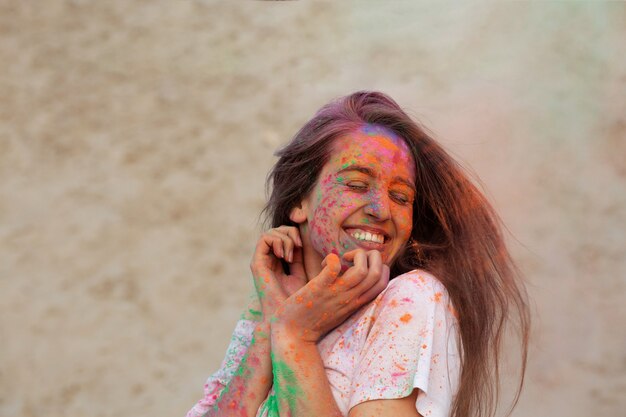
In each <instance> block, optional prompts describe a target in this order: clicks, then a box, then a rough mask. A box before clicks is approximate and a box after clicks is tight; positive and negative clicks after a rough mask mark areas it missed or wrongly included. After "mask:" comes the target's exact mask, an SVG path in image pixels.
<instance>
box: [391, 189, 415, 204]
mask: <svg viewBox="0 0 626 417" xmlns="http://www.w3.org/2000/svg"><path fill="white" fill-rule="evenodd" d="M390 195H391V198H392V199H393V200H394V201H395V202H396V203H398V204H401V205H407V204H409V203H410V202H411V199H410V198H409V196H408V195H406V194H404V193H398V192H393V193H390Z"/></svg>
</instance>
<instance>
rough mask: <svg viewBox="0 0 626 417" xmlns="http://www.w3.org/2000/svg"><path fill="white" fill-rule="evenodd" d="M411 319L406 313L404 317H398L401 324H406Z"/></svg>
mask: <svg viewBox="0 0 626 417" xmlns="http://www.w3.org/2000/svg"><path fill="white" fill-rule="evenodd" d="M412 318H413V316H412V315H410V314H409V313H406V314H405V315H404V316H402V317H400V321H401V322H402V323H408V322H410V321H411V319H412Z"/></svg>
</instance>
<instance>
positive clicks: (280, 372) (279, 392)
mask: <svg viewBox="0 0 626 417" xmlns="http://www.w3.org/2000/svg"><path fill="white" fill-rule="evenodd" d="M270 356H271V358H272V372H273V373H274V392H273V393H272V394H271V395H270V396H269V398H268V399H267V401H266V402H265V404H264V405H263V408H264V410H263V411H264V412H265V410H267V415H268V417H279V416H280V413H279V410H280V406H279V400H280V399H283V400H285V401H286V402H287V404H288V405H289V408H290V409H292V410H294V409H295V407H296V402H297V401H298V397H300V396H302V395H303V391H302V389H301V388H300V386H299V385H298V379H297V378H296V375H295V374H294V372H293V370H292V369H291V368H290V367H289V365H287V364H286V363H285V362H283V361H281V360H278V359H277V358H276V357H275V356H274V354H273V353H271V354H270ZM261 415H263V413H261Z"/></svg>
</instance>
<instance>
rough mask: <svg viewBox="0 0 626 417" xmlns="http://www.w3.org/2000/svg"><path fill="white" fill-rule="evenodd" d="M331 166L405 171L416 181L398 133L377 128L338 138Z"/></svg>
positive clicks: (411, 161) (406, 149)
mask: <svg viewBox="0 0 626 417" xmlns="http://www.w3.org/2000/svg"><path fill="white" fill-rule="evenodd" d="M329 162H330V163H331V164H332V165H337V164H339V165H341V168H342V169H343V168H347V167H348V166H350V165H354V164H359V165H365V166H370V167H372V168H379V169H382V170H385V171H396V172H397V171H398V170H400V171H404V172H406V174H407V175H408V176H409V177H410V178H413V176H414V162H413V156H412V155H411V151H410V150H409V147H408V145H407V144H406V142H405V141H404V140H403V139H402V138H400V137H399V136H398V135H396V134H395V133H393V132H391V131H389V130H387V129H385V128H384V127H381V126H376V125H365V126H363V127H361V128H359V129H358V130H355V131H353V132H351V133H349V134H347V135H344V136H340V137H338V138H337V139H336V140H335V141H334V143H333V145H332V150H331V154H330V161H329Z"/></svg>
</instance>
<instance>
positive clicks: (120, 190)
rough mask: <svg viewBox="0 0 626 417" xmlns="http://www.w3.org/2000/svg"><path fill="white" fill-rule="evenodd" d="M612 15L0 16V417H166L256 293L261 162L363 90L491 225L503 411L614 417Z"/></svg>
mask: <svg viewBox="0 0 626 417" xmlns="http://www.w3.org/2000/svg"><path fill="white" fill-rule="evenodd" d="M625 10H626V8H625V6H624V3H610V4H609V3H586V4H585V3H574V4H570V3H531V4H529V3H508V4H480V5H479V4H473V5H455V6H454V7H452V6H451V5H450V4H448V5H446V6H435V5H432V4H430V5H429V4H421V5H415V4H413V3H409V2H393V3H383V2H379V3H373V2H364V3H359V4H356V3H341V4H338V3H329V2H323V3H322V2H318V3H295V2H294V3H291V2H287V3H282V2H281V3H272V4H269V3H264V2H245V3H236V4H235V3H227V2H221V3H215V2H193V1H178V2H166V1H156V2H148V1H140V2H133V5H132V6H131V5H130V2H125V1H121V0H120V1H107V2H96V1H93V2H90V1H72V2H69V1H68V2H58V1H48V2H35V1H23V2H12V1H9V0H6V1H1V2H0V62H1V65H0V97H1V102H0V340H1V342H0V415H2V416H7V417H11V416H24V417H29V416H42V415H46V416H49V417H57V416H59V417H60V416H63V417H68V416H69V417H71V416H83V415H90V416H120V415H138V416H143V415H146V416H147V415H163V416H165V415H168V416H176V415H179V416H182V415H184V413H185V412H186V411H187V409H188V408H189V407H190V406H191V405H192V404H193V403H194V402H195V401H196V400H197V399H198V398H199V396H200V395H201V389H202V384H203V382H204V380H205V378H206V377H207V375H208V374H209V373H211V372H212V371H214V370H215V369H216V367H217V366H218V364H219V362H220V360H221V358H222V355H223V353H224V350H225V347H226V345H227V343H228V340H229V335H230V332H231V329H232V327H233V325H234V323H235V321H236V320H237V318H238V316H239V311H240V310H241V309H242V307H243V306H244V304H245V302H246V300H247V295H248V293H249V291H250V289H251V284H250V282H249V271H248V263H249V259H250V256H251V254H252V249H253V246H254V243H255V240H256V237H257V235H258V233H259V230H260V227H259V225H258V224H257V216H258V213H259V211H260V209H261V207H262V205H263V202H264V190H263V185H264V184H263V182H264V178H265V174H266V172H267V171H268V169H269V168H270V167H271V164H272V163H273V157H272V152H273V150H274V149H275V148H276V147H277V146H278V145H279V144H281V143H284V142H285V141H287V140H288V139H289V137H290V136H291V135H293V133H295V131H296V130H297V128H298V127H299V126H300V125H302V124H303V123H304V122H305V121H306V120H307V119H308V118H309V117H310V116H311V115H312V114H313V112H314V111H315V110H316V109H317V108H318V107H319V106H321V105H322V104H324V103H325V102H327V101H328V100H330V99H331V98H333V97H336V96H339V95H343V94H346V93H349V92H352V91H355V90H358V89H379V90H382V91H385V92H387V93H389V94H390V95H392V96H393V97H394V98H395V99H396V100H397V101H398V102H399V103H400V104H401V105H403V106H404V107H406V108H407V109H408V110H409V111H410V112H411V113H412V114H413V115H415V116H416V117H417V118H419V119H420V120H421V121H423V122H424V123H425V124H426V125H427V126H429V127H430V128H431V130H432V131H433V132H434V133H435V134H436V136H437V137H438V138H439V139H440V141H441V142H442V143H443V144H444V146H446V147H447V148H448V149H449V150H450V151H451V152H453V154H454V155H455V156H456V157H457V158H458V159H459V160H461V161H463V163H464V164H466V165H467V166H469V167H471V169H472V171H473V172H475V173H476V174H477V175H478V176H479V177H480V178H481V179H482V181H483V184H484V185H485V188H486V190H487V191H486V192H487V194H488V195H489V197H490V199H491V200H492V201H493V202H494V204H495V205H496V207H497V208H498V210H499V211H500V213H501V215H502V217H503V219H504V221H505V223H506V224H507V226H508V228H509V230H510V232H511V235H510V242H511V249H512V251H513V253H514V256H515V258H516V259H517V260H518V261H519V263H520V266H521V268H522V269H523V270H524V271H525V273H526V274H527V277H528V281H529V291H530V294H531V298H532V302H533V318H534V329H533V339H532V345H531V358H530V363H529V368H528V374H527V385H526V388H525V391H524V394H523V396H522V398H521V401H520V405H519V407H518V409H516V411H515V413H514V416H520V417H521V416H529V417H530V416H533V417H537V416H550V417H553V416H568V417H578V416H580V417H582V416H588V415H593V416H618V415H623V410H624V409H626V330H625V329H626V327H625V326H624V323H625V322H626V312H625V309H624V297H625V295H626V263H625V259H626V234H625V233H624V231H625V229H624V227H625V226H624V225H626V181H625V179H626V135H625V132H626V117H625V115H626V96H625V95H624V91H626V60H625V59H624V55H623V40H624V39H625V38H626V26H625V24H624V22H626V12H625ZM620 44H622V47H619V45H620ZM511 356H512V355H511ZM507 392H509V393H510V390H508V391H507Z"/></svg>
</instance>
